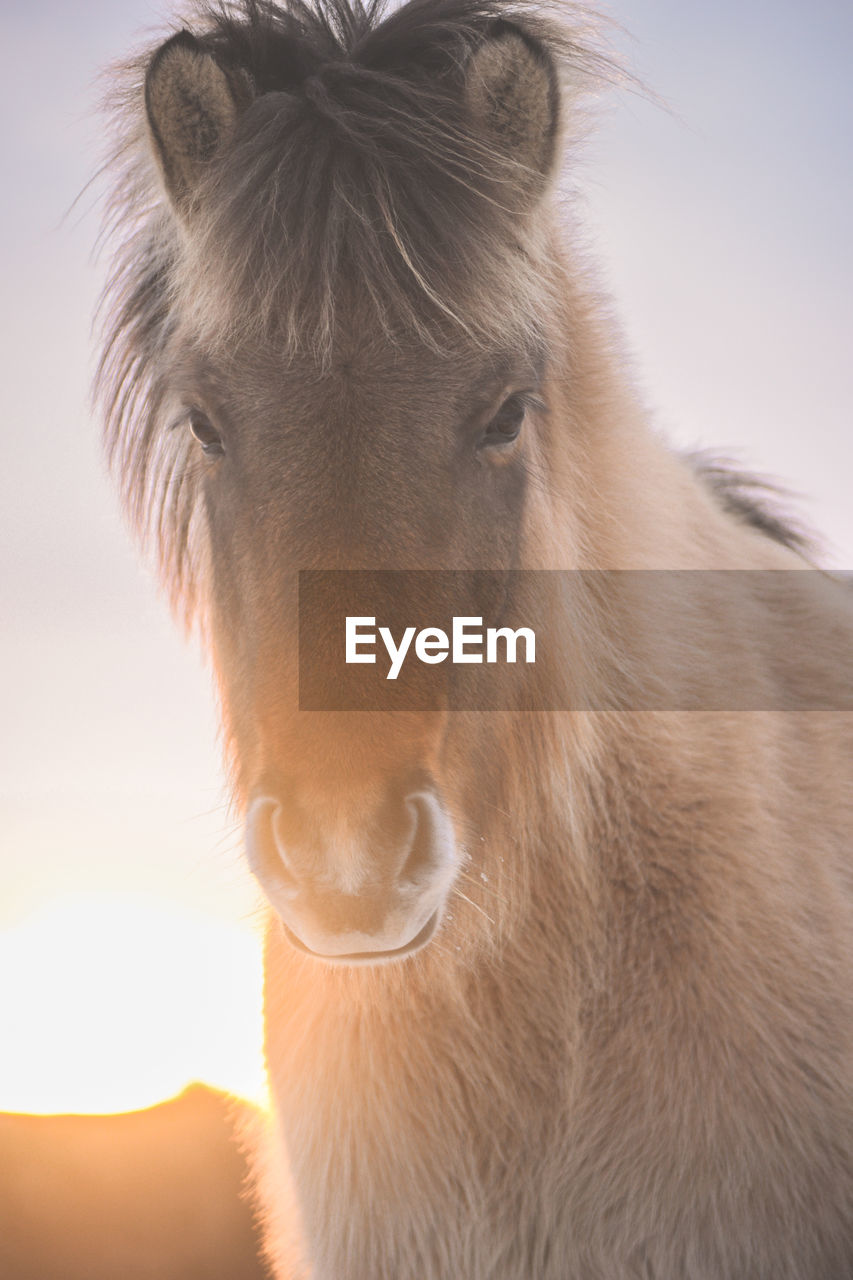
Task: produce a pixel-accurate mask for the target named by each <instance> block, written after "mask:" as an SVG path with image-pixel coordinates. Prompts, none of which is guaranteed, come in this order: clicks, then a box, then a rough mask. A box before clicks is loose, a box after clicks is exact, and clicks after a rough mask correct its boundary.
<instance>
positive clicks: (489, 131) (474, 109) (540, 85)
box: [464, 22, 560, 205]
mask: <svg viewBox="0 0 853 1280" xmlns="http://www.w3.org/2000/svg"><path fill="white" fill-rule="evenodd" d="M464 92H465V103H466V106H467V109H468V112H469V114H470V116H471V118H472V119H473V121H474V122H475V123H476V125H477V126H478V128H479V129H482V130H483V131H484V132H485V133H486V135H487V137H488V138H489V140H490V142H491V144H492V145H493V146H495V148H496V150H497V151H498V152H499V153H500V154H502V155H503V156H505V158H506V160H507V161H508V162H509V164H510V165H511V166H512V168H513V170H514V173H513V181H514V183H515V184H516V187H517V190H518V192H519V195H520V196H521V198H522V202H523V203H524V204H525V205H529V204H532V203H534V202H535V200H537V199H538V198H539V196H540V195H541V194H542V192H543V191H544V189H545V186H546V184H547V181H548V178H549V177H550V175H551V172H552V170H553V168H554V164H555V160H556V155H557V133H558V129H559V119H560V90H559V82H558V78H557V68H556V66H555V64H554V59H553V57H552V56H551V54H550V53H549V52H548V50H547V49H546V48H545V47H544V45H542V44H541V43H540V42H539V41H538V40H536V39H535V38H534V37H533V36H531V35H529V34H528V33H527V32H525V31H522V30H521V29H520V28H519V27H516V26H514V25H511V24H510V23H507V22H501V23H498V24H496V25H495V27H494V28H493V29H492V32H491V34H490V35H489V36H487V38H486V39H485V40H484V41H483V43H482V44H480V45H479V46H478V47H477V48H476V49H475V50H474V52H473V53H472V54H471V56H470V58H469V59H468V63H467V65H466V69H465V90H464Z"/></svg>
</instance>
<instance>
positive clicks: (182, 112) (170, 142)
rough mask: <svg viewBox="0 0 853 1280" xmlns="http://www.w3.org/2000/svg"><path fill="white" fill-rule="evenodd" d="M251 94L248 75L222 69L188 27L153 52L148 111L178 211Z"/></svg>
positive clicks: (147, 84) (153, 138)
mask: <svg viewBox="0 0 853 1280" xmlns="http://www.w3.org/2000/svg"><path fill="white" fill-rule="evenodd" d="M251 96H252V92H251V86H250V84H249V79H248V76H246V77H243V76H242V75H240V74H239V73H232V72H229V71H226V70H224V69H223V68H222V67H221V66H220V65H219V63H218V62H217V61H216V59H215V58H214V57H213V55H212V54H211V53H209V52H208V51H207V50H206V49H205V48H204V46H203V45H202V44H201V43H200V41H198V40H197V39H196V38H195V36H194V35H192V33H191V32H189V31H179V32H178V34H177V35H176V36H172V38H171V40H167V41H166V43H165V44H162V45H161V46H160V48H159V49H158V50H157V52H156V53H155V54H154V57H153V58H152V59H151V62H150V64H149V67H148V72H147V75H146V77H145V113H146V117H147V120H148V131H149V134H150V137H151V141H152V143H153V146H154V151H155V154H156V156H157V159H158V161H159V164H160V169H161V172H162V174H163V179H164V181H165V184H166V189H167V190H168V192H169V195H170V196H171V198H172V202H173V204H174V205H175V206H176V208H177V209H178V210H179V212H184V211H185V210H186V208H187V206H188V204H189V202H190V200H191V198H192V196H193V193H194V191H195V190H196V187H197V185H198V182H199V180H200V178H201V177H202V175H203V173H204V171H205V169H206V167H207V165H208V163H209V162H210V160H212V158H213V156H214V155H215V154H216V152H217V151H218V150H219V148H220V147H221V146H222V145H223V144H224V143H225V142H226V141H227V140H228V138H229V137H230V136H231V134H232V133H233V132H234V128H235V125H236V123H237V119H238V117H239V115H240V113H241V112H242V110H243V109H244V107H246V106H248V104H249V101H250V100H251Z"/></svg>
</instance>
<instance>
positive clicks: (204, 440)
mask: <svg viewBox="0 0 853 1280" xmlns="http://www.w3.org/2000/svg"><path fill="white" fill-rule="evenodd" d="M190 431H191V432H192V433H193V435H194V436H195V438H196V440H198V442H199V444H200V445H201V451H202V453H203V454H204V456H205V457H206V458H221V457H222V455H223V454H224V452H225V445H224V444H223V443H222V436H221V435H220V434H219V432H218V431H217V430H216V427H214V425H213V423H212V422H211V421H210V418H208V416H207V414H205V413H202V412H201V410H200V409H192V410H190Z"/></svg>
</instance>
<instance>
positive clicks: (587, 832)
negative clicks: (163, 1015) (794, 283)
mask: <svg viewBox="0 0 853 1280" xmlns="http://www.w3.org/2000/svg"><path fill="white" fill-rule="evenodd" d="M187 22H188V25H187V26H186V27H181V28H179V29H177V30H175V31H174V32H173V34H172V35H170V36H169V37H168V38H166V39H163V40H161V42H160V43H159V44H157V46H156V47H151V48H147V49H146V50H144V51H143V53H142V54H141V55H140V56H139V57H137V58H135V59H134V60H133V61H132V62H131V63H128V64H126V65H125V67H124V69H123V70H122V71H121V72H120V73H118V75H117V79H116V82H115V83H116V92H115V111H116V116H115V120H116V121H117V125H116V128H117V135H116V141H115V147H114V157H113V164H114V168H113V169H112V170H111V172H113V173H114V175H115V177H114V186H113V188H112V197H111V200H110V205H109V208H110V215H109V218H110V221H109V224H108V225H109V228H110V233H111V234H112V235H113V236H114V240H115V244H116V258H115V266H114V269H113V271H112V273H111V276H110V280H109V282H108V285H107V290H106V302H105V310H104V317H105V321H104V338H103V353H102V359H101V365H100V372H99V383H98V385H99V395H100V398H101V403H102V406H103V413H104V417H105V422H106V442H107V449H108V454H109V458H110V461H111V465H112V467H113V471H114V473H115V475H116V477H117V480H118V483H119V486H120V489H121V492H122V495H123V499H124V504H125V507H126V509H127V512H128V515H129V518H130V521H131V523H132V525H133V527H134V528H135V529H136V531H137V533H138V535H139V536H140V538H141V540H142V543H143V546H144V547H145V548H146V549H148V550H149V551H150V553H151V554H152V555H153V556H154V557H155V559H156V563H157V565H158V569H159V574H160V577H161V580H162V582H163V584H164V586H165V588H166V590H167V592H168V593H169V596H170V598H171V601H172V603H173V606H174V608H175V611H176V613H177V615H178V618H179V619H180V620H181V621H182V622H183V623H184V624H185V625H188V626H192V627H195V628H197V631H198V634H199V635H200V637H201V640H202V643H203V645H204V648H205V650H206V652H207V654H208V655H209V657H210V660H211V663H212V667H213V671H214V673H215V678H216V682H217V687H218V694H219V700H220V703H221V708H222V726H223V741H224V744H225V756H226V760H227V764H228V770H229V778H230V786H231V790H232V792H233V798H234V805H235V807H236V810H237V812H238V813H239V814H240V815H242V818H243V819H244V821H245V828H246V849H247V856H248V859H249V864H250V867H251V869H252V870H253V872H254V874H255V875H256V876H257V878H258V880H259V882H260V884H261V886H262V888H263V890H264V894H265V897H266V900H267V905H268V912H267V914H268V927H267V930H266V942H265V1052H266V1060H267V1064H268V1074H269V1082H270V1089H271V1096H272V1100H273V1118H272V1121H271V1131H270V1138H269V1145H268V1146H267V1147H263V1148H262V1149H259V1153H258V1157H257V1163H258V1169H259V1172H258V1183H259V1196H260V1198H261V1201H262V1204H263V1210H262V1211H263V1214H264V1218H265V1222H266V1240H267V1244H266V1249H267V1253H268V1256H269V1258H270V1260H271V1265H273V1267H274V1268H275V1274H276V1275H277V1276H279V1277H281V1278H282V1280H291V1277H296V1276H308V1275H310V1276H311V1277H312V1280H459V1278H460V1277H465V1280H640V1278H641V1277H642V1278H643V1280H735V1278H736V1277H746V1276H749V1277H750V1278H751V1280H759V1278H765V1280H770V1278H771V1277H772V1280H807V1278H808V1280H818V1277H820V1280H828V1278H830V1277H838V1278H839V1280H840V1277H842V1276H846V1275H851V1274H853V983H851V981H850V973H851V964H850V962H851V951H853V869H852V868H851V858H850V845H851V838H850V832H851V817H853V776H851V759H853V716H851V714H850V710H851V706H853V702H851V673H850V669H849V666H850V664H849V655H850V642H851V638H853V603H851V595H850V592H849V590H848V589H847V587H846V586H845V585H844V583H843V582H840V581H837V580H835V579H833V578H832V577H831V576H829V575H826V574H823V573H821V572H820V571H818V570H817V569H815V568H814V567H813V565H812V563H811V560H810V559H809V555H810V552H809V551H808V549H807V548H806V547H805V546H804V544H803V541H802V538H801V536H800V534H799V533H798V531H797V530H796V529H795V528H794V527H793V526H792V525H791V524H790V523H788V522H786V519H785V517H784V515H783V514H782V513H781V512H780V511H779V510H778V500H777V499H775V498H773V497H772V495H771V496H768V495H767V494H763V493H762V492H760V491H759V490H758V489H757V488H756V487H755V486H754V485H752V484H751V482H749V481H748V479H746V478H744V477H743V476H739V475H737V474H735V473H732V472H729V471H726V469H725V468H724V467H723V466H721V465H717V464H715V463H714V464H708V463H707V462H703V461H701V460H699V461H697V460H696V459H695V458H694V459H691V458H688V457H685V456H682V455H680V454H678V453H676V452H674V451H673V450H672V449H671V448H670V447H669V446H668V445H667V444H666V443H665V442H664V441H663V440H662V439H661V438H660V437H659V436H658V434H657V433H656V431H655V429H654V426H653V424H652V423H651V422H650V421H649V417H648V414H647V412H646V411H645V409H644V408H643V406H642V404H641V402H640V398H639V396H638V394H637V392H636V390H635V388H634V386H633V385H632V381H631V377H630V374H629V372H628V369H627V362H626V359H625V356H624V353H623V351H622V347H621V342H620V338H619V335H618V332H617V329H616V326H615V322H614V320H613V317H612V315H611V312H610V308H609V304H608V302H607V300H606V298H605V296H604V294H603V292H602V290H601V289H600V287H599V285H598V283H597V281H596V276H595V271H594V269H593V267H592V266H591V265H590V263H589V261H588V259H587V255H586V252H585V250H584V247H583V241H582V235H581V234H580V233H579V232H578V229H577V225H576V224H577V222H578V219H577V217H576V214H575V212H574V208H573V206H572V202H571V199H570V198H565V195H564V192H563V190H562V188H561V185H560V183H561V175H562V174H563V173H564V172H565V169H566V165H567V163H569V162H570V160H571V157H572V156H573V155H574V153H575V149H576V147H577V145H578V144H579V143H580V141H581V140H582V137H583V135H584V132H585V129H586V120H587V118H588V108H587V103H588V102H589V94H590V91H593V92H594V91H595V90H597V89H598V88H599V87H600V86H601V85H602V83H605V82H608V81H611V80H612V79H613V76H614V72H613V70H612V65H611V63H610V61H609V60H608V57H607V55H606V53H605V52H603V50H602V48H601V44H600V40H599V37H598V35H597V33H596V30H595V24H594V23H591V21H590V19H589V15H588V14H587V13H586V11H585V10H583V9H582V8H580V7H578V8H574V7H572V6H567V7H564V6H561V9H560V11H559V13H555V14H549V13H548V12H547V11H543V10H542V9H540V8H537V7H535V6H534V5H532V4H528V3H526V2H525V0H408V2H407V3H405V4H403V6H402V7H400V8H398V9H395V10H393V11H391V12H384V11H383V8H382V4H381V0H234V3H228V4H225V5H223V6H218V7H205V6H199V7H196V8H195V9H194V10H193V11H192V14H191V16H190V17H189V18H188V19H187ZM315 571H316V572H317V573H319V574H320V575H322V574H328V573H334V574H336V575H338V579H339V580H340V581H342V582H350V581H357V580H359V579H358V575H359V574H367V575H369V574H371V573H374V572H380V573H384V572H386V571H391V572H392V573H393V574H395V575H396V574H402V575H404V576H405V575H410V576H416V575H421V574H424V575H426V576H425V577H424V578H423V579H421V578H420V577H419V578H418V581H419V582H420V581H423V582H424V583H425V584H426V585H425V586H424V587H423V595H424V599H425V606H424V611H423V620H424V621H425V622H427V623H428V622H430V620H431V616H433V615H430V614H429V608H427V606H430V607H433V608H434V616H438V615H439V613H440V611H441V610H442V609H443V608H444V607H445V604H446V601H445V600H444V599H443V597H442V596H441V592H440V589H439V587H438V586H436V585H435V583H436V582H439V581H440V578H441V574H442V573H444V572H447V571H449V572H453V573H456V572H459V573H462V574H464V573H467V572H469V571H471V572H477V573H479V572H482V573H485V574H490V575H493V576H494V577H495V579H496V580H498V581H499V582H500V584H501V590H502V592H503V595H502V606H501V607H502V610H503V612H502V613H501V617H502V618H509V619H511V620H512V621H514V622H515V621H518V620H519V618H521V619H522V620H523V617H524V607H525V606H524V600H525V598H526V596H525V592H524V590H523V589H522V588H518V590H516V587H515V586H513V583H517V582H519V581H521V582H524V581H527V580H528V579H527V577H526V575H537V579H536V580H537V581H544V582H547V583H548V584H550V585H549V586H548V589H547V591H546V592H545V599H544V603H543V605H542V613H541V624H542V626H543V628H544V629H545V632H546V633H547V639H548V644H549V646H550V647H549V650H548V651H549V652H550V653H551V654H552V661H551V662H550V664H548V663H546V664H545V666H544V667H543V668H542V672H541V673H540V668H539V666H538V665H537V667H536V668H535V671H536V673H537V675H536V679H537V680H538V681H539V686H538V687H539V688H540V690H541V689H543V688H544V689H547V683H548V680H549V679H551V678H552V677H553V676H554V675H555V673H557V672H562V673H563V674H564V675H565V676H566V679H567V680H568V681H569V684H570V686H571V691H574V693H575V694H576V693H578V691H579V692H580V694H581V695H583V696H582V697H581V698H580V700H575V701H571V699H564V700H563V701H561V702H560V704H559V705H556V703H555V704H554V705H548V704H547V703H546V702H543V701H541V700H540V702H539V703H537V705H536V706H535V707H533V708H531V707H529V706H527V705H526V704H524V703H523V701H519V700H517V699H516V695H517V694H518V697H519V698H520V696H521V695H520V692H519V691H521V690H523V689H524V688H525V687H527V684H528V681H527V679H526V677H524V675H523V674H522V675H521V676H519V674H518V668H514V669H513V671H514V674H513V675H512V676H511V678H510V679H509V682H508V683H507V684H505V685H504V693H505V695H506V696H505V698H504V701H503V703H502V704H501V705H500V706H498V707H496V708H489V709H484V708H483V707H482V706H481V705H479V704H477V705H467V704H466V705H461V704H459V705H457V704H453V703H452V701H451V700H449V695H448V694H447V691H448V690H450V691H451V693H452V688H453V682H452V680H447V681H445V683H444V684H443V685H442V686H441V688H440V689H439V691H438V693H441V696H438V693H437V694H436V696H435V698H434V699H433V700H432V701H430V702H429V705H420V704H418V705H415V704H412V705H409V704H405V705H401V706H396V707H391V708H389V707H388V706H385V705H384V704H383V705H379V704H377V705H375V706H373V705H371V706H368V707H367V708H366V709H365V708H361V709H359V708H355V709H354V708H353V707H352V706H350V705H348V704H346V705H344V704H343V703H342V704H341V705H338V704H336V703H334V700H332V702H331V703H329V704H328V705H324V707H323V708H321V709H313V710H312V709H310V708H308V709H306V708H304V707H303V706H302V705H301V703H300V686H299V671H300V665H299V657H300V655H299V640H300V630H299V614H300V595H299V582H300V578H299V575H300V574H302V573H305V572H315ZM436 571H437V572H438V575H439V576H438V578H436V579H433V578H431V577H430V575H431V574H433V573H434V572H436ZM652 582H655V583H657V584H658V587H657V588H656V589H654V590H646V586H645V585H644V584H651V583H652ZM431 584H432V585H431ZM779 584H784V592H782V593H781V594H780V590H777V587H778V586H779ZM534 594H535V593H534ZM393 595H394V592H390V593H386V602H387V601H388V600H389V599H390V604H391V605H393V599H391V597H393ZM783 596H784V599H783ZM352 599H353V600H354V601H355V608H351V609H350V612H352V613H354V614H359V613H368V612H369V610H367V609H359V608H358V593H357V592H356V593H355V594H354V595H353V597H352ZM348 607H349V606H348ZM676 617H677V619H678V622H679V628H680V630H679V633H678V637H677V639H676V640H673V641H672V642H670V639H669V637H670V625H669V624H670V623H671V622H672V621H673V619H674V618H676ZM537 641H539V636H538V635H537ZM555 646H556V648H555ZM333 648H334V646H333V645H332V642H331V640H328V643H327V641H326V639H324V631H323V627H322V626H320V627H319V630H318V639H317V654H318V657H317V662H318V663H319V664H320V666H321V668H323V669H324V670H326V669H328V671H329V672H330V673H331V675H332V677H333V676H334V672H333V671H332V667H331V665H328V664H331V663H332V656H331V655H332V650H333ZM335 652H337V650H335ZM537 652H538V651H537ZM555 653H556V654H557V655H558V660H554V659H553V655H554V654H555ZM731 659H733V661H730V660H731ZM727 662H728V663H729V665H728V667H726V666H725V664H726V663H727ZM531 670H533V668H531ZM724 670H729V671H730V672H731V671H732V670H736V673H737V678H738V688H739V698H738V700H737V701H736V702H731V703H727V701H726V698H725V697H724V696H722V697H716V696H714V688H718V687H719V686H718V683H717V684H716V685H715V681H718V677H719V675H720V672H723V671H724ZM483 671H486V668H483ZM506 671H509V668H508V667H507V668H506ZM484 678H485V677H484ZM327 683H328V682H327ZM331 684H332V686H334V679H333V678H332V679H331ZM442 690H443V691H444V692H443V693H442V692H441V691H442ZM792 690H794V691H796V694H797V696H796V697H794V698H793V699H792V700H789V693H790V692H791V691H792ZM661 691H662V692H663V696H661ZM333 692H334V689H333ZM445 695H447V696H445Z"/></svg>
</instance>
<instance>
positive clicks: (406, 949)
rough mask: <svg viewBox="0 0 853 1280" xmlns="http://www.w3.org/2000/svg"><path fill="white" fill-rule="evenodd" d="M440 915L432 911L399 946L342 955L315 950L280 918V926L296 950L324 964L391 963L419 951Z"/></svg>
mask: <svg viewBox="0 0 853 1280" xmlns="http://www.w3.org/2000/svg"><path fill="white" fill-rule="evenodd" d="M440 917H441V912H440V911H438V910H436V911H434V912H433V913H432V915H431V916H430V918H429V919H428V920H427V922H426V924H425V925H424V926H423V928H422V929H421V930H420V931H419V932H418V933H416V934H415V936H414V938H411V939H410V941H409V942H406V943H404V944H403V946H401V947H393V948H392V949H391V950H390V951H354V952H351V953H344V954H342V955H328V954H326V953H325V952H323V951H315V950H314V949H313V948H312V947H309V946H306V944H305V943H304V942H303V941H302V939H301V938H299V937H298V936H297V935H296V934H295V933H294V932H293V930H292V929H291V928H289V927H288V925H286V924H285V922H284V921H283V920H281V927H282V928H283V929H284V932H285V934H286V936H287V940H288V942H289V943H291V945H292V946H294V947H295V948H296V950H297V951H301V952H302V953H303V954H304V955H306V956H312V957H313V958H314V959H315V960H322V961H323V962H324V964H351V965H369V964H392V963H393V962H394V961H396V960H403V959H405V958H406V956H411V955H414V953H415V952H416V951H420V949H421V948H422V947H425V946H426V944H427V943H428V942H429V941H430V939H431V938H432V936H433V934H434V933H435V931H436V929H437V928H438V922H439V919H440Z"/></svg>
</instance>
